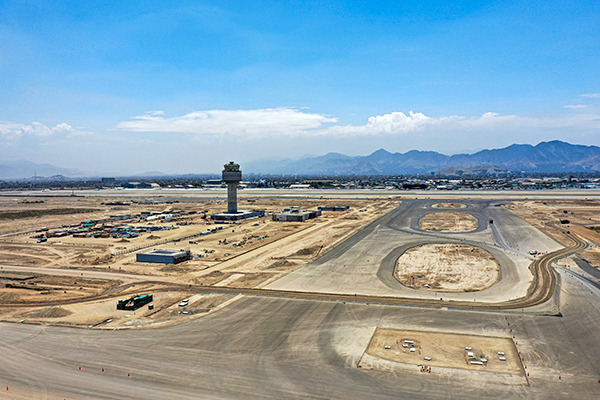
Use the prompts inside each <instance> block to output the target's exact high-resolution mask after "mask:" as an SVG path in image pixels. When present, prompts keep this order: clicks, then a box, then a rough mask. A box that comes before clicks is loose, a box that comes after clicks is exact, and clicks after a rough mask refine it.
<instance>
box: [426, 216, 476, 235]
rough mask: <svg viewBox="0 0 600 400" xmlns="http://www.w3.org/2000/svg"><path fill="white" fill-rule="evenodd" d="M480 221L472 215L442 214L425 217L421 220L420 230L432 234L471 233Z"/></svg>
mask: <svg viewBox="0 0 600 400" xmlns="http://www.w3.org/2000/svg"><path fill="white" fill-rule="evenodd" d="M478 224H479V221H478V220H477V218H475V217H474V216H472V215H471V214H466V213H460V212H452V211H449V212H440V213H431V214H427V215H425V216H424V217H423V218H421V219H420V220H419V229H422V230H424V231H430V232H471V231H474V230H475V229H477V226H478Z"/></svg>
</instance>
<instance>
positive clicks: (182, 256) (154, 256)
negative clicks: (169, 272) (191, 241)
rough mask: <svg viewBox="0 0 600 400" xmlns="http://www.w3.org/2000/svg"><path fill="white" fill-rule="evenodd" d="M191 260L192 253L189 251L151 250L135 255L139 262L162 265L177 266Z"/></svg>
mask: <svg viewBox="0 0 600 400" xmlns="http://www.w3.org/2000/svg"><path fill="white" fill-rule="evenodd" d="M191 259H192V252H191V251H189V250H150V251H145V252H143V253H137V254H136V255H135V260H136V261H137V262H149V263H160V264H177V263H180V262H183V261H187V260H191Z"/></svg>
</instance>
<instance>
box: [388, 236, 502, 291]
mask: <svg viewBox="0 0 600 400" xmlns="http://www.w3.org/2000/svg"><path fill="white" fill-rule="evenodd" d="M394 276H395V277H396V279H398V281H400V283H402V284H403V285H405V286H408V287H412V288H415V289H423V290H431V291H436V292H462V291H477V290H483V289H486V288H488V287H490V286H492V285H493V284H494V283H496V282H497V281H498V280H499V279H500V265H499V264H498V262H497V261H496V260H495V259H494V257H493V256H492V255H491V254H490V253H488V252H487V251H485V250H483V249H482V248H479V247H475V246H469V245H461V244H442V243H437V244H425V245H421V246H417V247H413V248H411V249H408V250H407V251H406V252H404V254H402V256H400V258H399V259H398V261H397V262H396V268H395V270H394Z"/></svg>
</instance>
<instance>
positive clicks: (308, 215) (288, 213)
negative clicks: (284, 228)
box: [273, 207, 321, 222]
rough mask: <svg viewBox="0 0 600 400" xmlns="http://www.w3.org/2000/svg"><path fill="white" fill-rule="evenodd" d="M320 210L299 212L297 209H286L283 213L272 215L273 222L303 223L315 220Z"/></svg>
mask: <svg viewBox="0 0 600 400" xmlns="http://www.w3.org/2000/svg"><path fill="white" fill-rule="evenodd" d="M320 215H321V210H301V209H299V208H297V207H292V208H286V209H285V210H283V212H280V213H275V214H273V221H281V222H284V221H295V222H303V221H306V220H307V219H312V218H317V217H318V216H320Z"/></svg>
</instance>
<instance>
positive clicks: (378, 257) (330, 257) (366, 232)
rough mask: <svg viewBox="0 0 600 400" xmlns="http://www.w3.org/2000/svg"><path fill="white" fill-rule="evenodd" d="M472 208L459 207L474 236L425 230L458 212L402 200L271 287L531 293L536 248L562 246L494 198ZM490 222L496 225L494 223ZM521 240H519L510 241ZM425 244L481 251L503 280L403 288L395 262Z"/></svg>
mask: <svg viewBox="0 0 600 400" xmlns="http://www.w3.org/2000/svg"><path fill="white" fill-rule="evenodd" d="M459 202H461V203H464V204H467V205H468V207H467V208H464V209H458V211H465V212H468V213H469V214H471V215H473V216H474V217H476V218H477V219H478V221H479V224H478V228H477V229H476V230H474V231H471V232H459V233H442V232H426V231H423V230H420V229H419V228H418V222H419V219H420V218H422V217H423V216H424V215H426V214H428V213H432V212H436V213H437V212H453V211H457V210H454V209H441V208H432V205H434V204H436V203H439V200H435V199H425V200H403V202H402V204H401V205H400V206H399V207H398V208H397V209H395V210H394V211H392V212H390V213H388V214H387V215H385V216H383V217H382V218H380V219H378V220H376V221H374V222H372V223H371V224H369V225H368V226H367V227H365V228H364V229H362V230H361V231H360V232H358V233H357V234H355V235H354V236H352V237H350V238H349V239H348V240H346V241H345V242H343V243H341V244H340V245H338V246H337V247H336V248H335V249H333V250H332V251H330V252H329V253H327V254H325V255H324V256H322V257H320V258H319V259H318V260H316V261H314V262H313V263H311V264H309V265H307V266H305V267H302V268H300V269H297V270H295V271H293V272H292V273H290V274H288V275H286V276H285V277H283V278H281V279H279V280H277V281H276V282H274V283H272V284H270V285H268V286H267V288H269V289H275V290H293V291H307V292H323V293H336V294H357V295H371V296H397V297H409V298H420V299H428V300H433V299H438V300H439V298H440V297H442V298H444V299H447V300H455V301H478V302H492V303H494V302H505V301H508V300H513V299H516V298H522V297H525V296H526V295H527V293H528V292H527V291H528V288H529V286H530V284H531V282H532V281H533V275H532V273H531V271H530V270H529V267H530V265H531V263H532V262H533V261H534V258H533V257H532V256H530V255H529V254H528V252H529V250H531V249H535V250H537V251H540V252H552V251H556V250H559V249H561V248H562V246H560V245H559V244H557V243H556V242H554V241H553V240H552V239H550V238H548V237H547V236H545V235H544V234H542V233H541V232H540V231H538V230H536V229H535V228H533V227H532V226H530V225H529V224H527V223H525V221H523V220H521V219H520V218H518V217H516V216H514V215H513V214H511V213H509V212H508V211H506V210H504V209H502V208H501V207H498V206H497V205H499V203H498V202H495V201H491V200H469V201H465V200H460V201H459ZM490 219H493V220H494V221H495V222H494V223H491V224H490V222H489V221H490ZM512 236H518V240H511V238H512ZM424 243H457V244H469V245H473V246H478V247H481V248H483V249H485V250H487V251H489V252H490V253H491V254H492V255H493V256H494V257H495V258H496V260H497V261H498V262H499V264H500V272H501V280H500V281H498V282H497V283H495V284H494V285H492V286H491V287H489V288H487V289H485V290H481V291H478V292H467V293H444V294H443V296H442V295H440V294H439V293H436V292H434V291H427V290H418V289H412V288H409V287H406V286H404V285H402V284H400V283H399V282H398V281H397V280H396V279H395V278H394V276H393V270H394V267H395V261H396V259H397V258H398V257H399V256H400V255H401V254H402V253H403V252H404V251H405V250H407V249H409V248H411V247H414V246H417V245H419V244H424Z"/></svg>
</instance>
